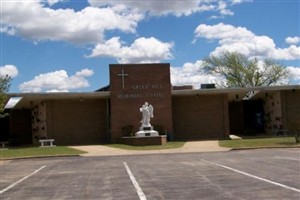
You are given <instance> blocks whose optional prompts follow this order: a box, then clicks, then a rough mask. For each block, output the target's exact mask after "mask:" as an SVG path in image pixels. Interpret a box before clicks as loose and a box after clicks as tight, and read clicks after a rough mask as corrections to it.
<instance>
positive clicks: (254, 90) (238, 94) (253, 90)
mask: <svg viewBox="0 0 300 200" xmlns="http://www.w3.org/2000/svg"><path fill="white" fill-rule="evenodd" d="M283 90H300V85H286V86H264V87H247V88H212V89H198V90H195V89H189V90H173V91H172V96H193V95H197V96H199V95H218V94H227V95H228V101H232V100H242V99H245V98H246V97H247V95H250V96H249V99H251V98H253V97H259V96H261V95H259V94H262V93H266V92H270V93H272V92H277V91H283ZM251 94H252V95H251Z"/></svg>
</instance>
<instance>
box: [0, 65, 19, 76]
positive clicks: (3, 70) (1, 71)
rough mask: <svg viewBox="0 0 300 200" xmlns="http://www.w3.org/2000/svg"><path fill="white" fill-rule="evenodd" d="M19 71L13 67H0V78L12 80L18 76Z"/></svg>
mask: <svg viewBox="0 0 300 200" xmlns="http://www.w3.org/2000/svg"><path fill="white" fill-rule="evenodd" d="M18 74H19V71H18V68H17V67H16V66H14V65H4V66H1V67H0V76H6V75H8V76H10V77H11V78H14V77H16V76H18Z"/></svg>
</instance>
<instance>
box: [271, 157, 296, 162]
mask: <svg viewBox="0 0 300 200" xmlns="http://www.w3.org/2000/svg"><path fill="white" fill-rule="evenodd" d="M275 158H278V159H285V160H296V161H300V159H297V158H289V157H282V156H275Z"/></svg>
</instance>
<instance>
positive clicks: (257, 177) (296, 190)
mask: <svg viewBox="0 0 300 200" xmlns="http://www.w3.org/2000/svg"><path fill="white" fill-rule="evenodd" d="M202 161H203V162H205V163H208V164H211V165H215V166H219V167H222V168H225V169H228V170H231V171H234V172H237V173H240V174H243V175H245V176H249V177H251V178H255V179H258V180H261V181H264V182H267V183H271V184H273V185H277V186H280V187H283V188H285V189H289V190H293V191H295V192H299V193H300V189H297V188H294V187H290V186H287V185H284V184H281V183H277V182H275V181H271V180H268V179H265V178H261V177H259V176H255V175H252V174H248V173H246V172H242V171H240V170H237V169H234V168H231V167H227V166H225V165H221V164H218V163H215V162H211V161H207V160H204V159H202Z"/></svg>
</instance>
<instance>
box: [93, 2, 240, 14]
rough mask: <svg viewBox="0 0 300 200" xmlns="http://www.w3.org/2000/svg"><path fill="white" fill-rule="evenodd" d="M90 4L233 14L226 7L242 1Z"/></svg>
mask: <svg viewBox="0 0 300 200" xmlns="http://www.w3.org/2000/svg"><path fill="white" fill-rule="evenodd" d="M88 2H89V3H90V5H92V6H96V7H101V6H107V5H110V6H114V5H118V4H123V5H125V6H126V7H129V8H131V9H138V10H139V11H140V12H143V13H149V14H150V15H155V16H162V15H175V16H177V17H180V16H188V15H191V14H193V13H199V12H204V11H215V12H219V13H220V14H221V15H233V14H234V13H233V12H232V11H231V10H230V9H228V7H229V6H232V5H235V4H238V3H242V1H241V0H233V1H232V2H230V1H227V0H226V1H217V0H194V1H174V0H164V1H141V0H132V1H126V0H119V1H115V0H108V1H99V0H88Z"/></svg>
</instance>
